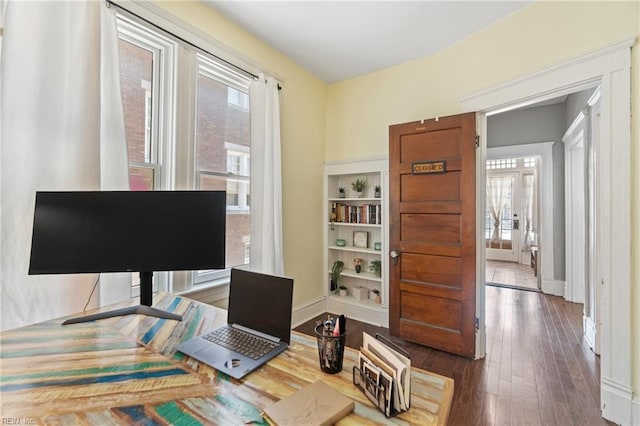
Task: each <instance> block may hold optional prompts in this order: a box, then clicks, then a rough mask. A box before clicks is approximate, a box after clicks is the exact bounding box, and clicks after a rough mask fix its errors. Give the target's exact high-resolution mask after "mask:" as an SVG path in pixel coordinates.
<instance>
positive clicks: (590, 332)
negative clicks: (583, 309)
mask: <svg viewBox="0 0 640 426" xmlns="http://www.w3.org/2000/svg"><path fill="white" fill-rule="evenodd" d="M582 324H583V329H584V338H585V339H586V341H587V343H588V344H589V347H590V348H591V350H592V351H593V352H594V353H596V354H597V353H599V351H598V348H596V323H595V322H593V318H590V317H587V316H584V315H583V316H582Z"/></svg>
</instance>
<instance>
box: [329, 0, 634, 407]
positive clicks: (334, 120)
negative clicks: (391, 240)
mask: <svg viewBox="0 0 640 426" xmlns="http://www.w3.org/2000/svg"><path fill="white" fill-rule="evenodd" d="M639 35H640V2H637V1H634V2H624V3H623V2H538V3H534V4H532V5H530V6H527V7H526V8H524V9H522V10H521V11H519V12H517V13H515V14H513V15H511V16H509V17H507V18H505V19H503V20H502V21H500V22H498V23H496V24H494V25H492V26H490V27H488V28H486V29H484V30H482V31H480V32H478V33H475V34H473V35H471V36H469V37H467V38H466V39H464V40H463V41H461V42H459V43H457V44H456V45H454V46H451V47H450V48H448V49H445V50H443V51H441V52H439V53H437V54H435V55H433V56H430V57H427V58H423V59H419V60H416V61H412V62H409V63H406V64H402V65H398V66H395V67H392V68H387V69H385V70H382V71H379V72H375V73H372V74H368V75H364V76H361V77H356V78H353V79H350V80H345V81H341V82H337V83H334V84H331V85H330V86H329V90H328V98H327V129H326V132H327V143H326V149H327V151H326V158H327V160H344V159H349V158H358V157H366V156H372V155H386V154H387V152H388V149H387V143H388V126H389V125H390V124H394V123H402V122H408V121H414V120H420V119H423V118H431V117H435V116H445V115H451V114H457V113H460V112H462V106H461V103H460V99H461V98H462V97H463V96H465V95H469V94H472V93H474V92H477V91H479V90H482V89H485V88H487V87H490V86H493V85H495V84H497V83H501V82H506V81H509V80H512V79H514V78H517V77H520V76H523V75H527V74H530V73H532V72H535V71H538V70H541V69H544V68H545V67H547V66H549V65H553V64H556V63H559V62H563V61H566V60H569V59H572V58H575V57H578V56H580V55H583V54H586V53H589V52H592V51H595V50H598V49H599V48H603V47H607V46H610V45H612V44H614V43H617V42H620V41H624V40H627V39H630V38H634V37H638V36H639ZM633 50H634V52H633V65H634V68H633V77H632V86H633V95H632V102H633V103H632V108H633V110H634V111H640V89H639V86H640V72H639V71H638V70H640V53H639V52H638V51H637V50H640V48H639V47H638V44H637V43H636V46H635V47H634V49H633ZM638 115H639V114H637V113H636V114H635V117H634V120H633V129H632V146H633V148H632V152H631V155H632V160H631V161H632V170H633V172H632V173H633V174H632V194H631V197H632V200H631V201H632V206H633V211H632V215H633V216H632V241H633V243H632V244H633V247H632V261H631V263H632V265H634V267H633V271H632V284H631V286H632V292H633V294H632V301H633V302H634V306H635V307H636V308H635V309H632V312H633V314H632V315H633V325H632V332H633V336H634V337H633V339H634V342H633V348H634V357H633V359H634V360H635V364H634V367H633V373H632V374H633V378H632V380H633V383H634V389H635V390H636V393H635V394H636V395H637V394H638V390H639V389H640V309H638V308H637V307H640V172H639V171H638V168H640V148H639V147H638V144H639V143H640V123H639V122H640V120H639V119H638V118H637V117H638Z"/></svg>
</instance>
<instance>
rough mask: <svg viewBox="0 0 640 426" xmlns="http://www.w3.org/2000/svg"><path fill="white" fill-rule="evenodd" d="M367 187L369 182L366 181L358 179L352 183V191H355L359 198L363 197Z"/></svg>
mask: <svg viewBox="0 0 640 426" xmlns="http://www.w3.org/2000/svg"><path fill="white" fill-rule="evenodd" d="M366 187H367V181H366V180H364V179H360V178H358V179H356V180H354V181H353V182H351V189H353V190H354V191H355V192H356V197H358V198H360V197H362V192H363V191H364V189H365V188H366Z"/></svg>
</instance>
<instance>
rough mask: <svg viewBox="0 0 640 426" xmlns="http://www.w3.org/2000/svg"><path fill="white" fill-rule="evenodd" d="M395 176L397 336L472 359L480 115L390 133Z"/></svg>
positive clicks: (393, 299) (392, 295)
mask: <svg viewBox="0 0 640 426" xmlns="http://www.w3.org/2000/svg"><path fill="white" fill-rule="evenodd" d="M430 164H437V165H438V166H439V167H434V168H431V167H430V166H428V165H430ZM416 165H417V167H416ZM425 165H427V166H425ZM421 166H425V167H421ZM389 170H390V175H389V176H390V191H389V194H390V197H389V198H390V215H391V221H390V229H389V231H390V249H391V250H394V251H396V252H397V253H399V257H398V258H397V259H396V260H397V262H396V263H395V264H394V263H393V262H391V264H390V272H389V281H390V282H389V301H390V304H389V315H390V317H389V328H390V331H391V334H392V335H394V336H398V337H401V338H403V339H406V340H410V341H413V342H416V343H420V344H424V345H427V346H431V347H434V348H437V349H442V350H445V351H448V352H453V353H457V354H460V355H464V356H468V357H472V356H474V354H475V280H476V279H475V272H476V271H475V269H476V268H475V266H476V265H475V260H476V259H475V251H476V249H475V237H476V234H475V232H476V231H475V229H476V227H475V226H476V225H475V223H476V220H475V205H476V204H475V203H476V198H475V113H469V114H463V115H459V116H451V117H441V118H439V119H438V120H427V121H424V122H413V123H405V124H398V125H394V126H390V127H389ZM425 170H426V171H428V173H425V172H424V171H425Z"/></svg>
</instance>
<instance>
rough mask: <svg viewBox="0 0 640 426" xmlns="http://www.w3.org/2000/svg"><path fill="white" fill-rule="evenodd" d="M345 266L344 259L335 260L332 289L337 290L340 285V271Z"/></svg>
mask: <svg viewBox="0 0 640 426" xmlns="http://www.w3.org/2000/svg"><path fill="white" fill-rule="evenodd" d="M343 268H344V262H343V261H342V260H336V261H335V262H333V267H332V268H331V287H330V289H331V291H332V292H335V291H336V289H337V288H338V286H339V285H340V273H341V272H342V269H343Z"/></svg>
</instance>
